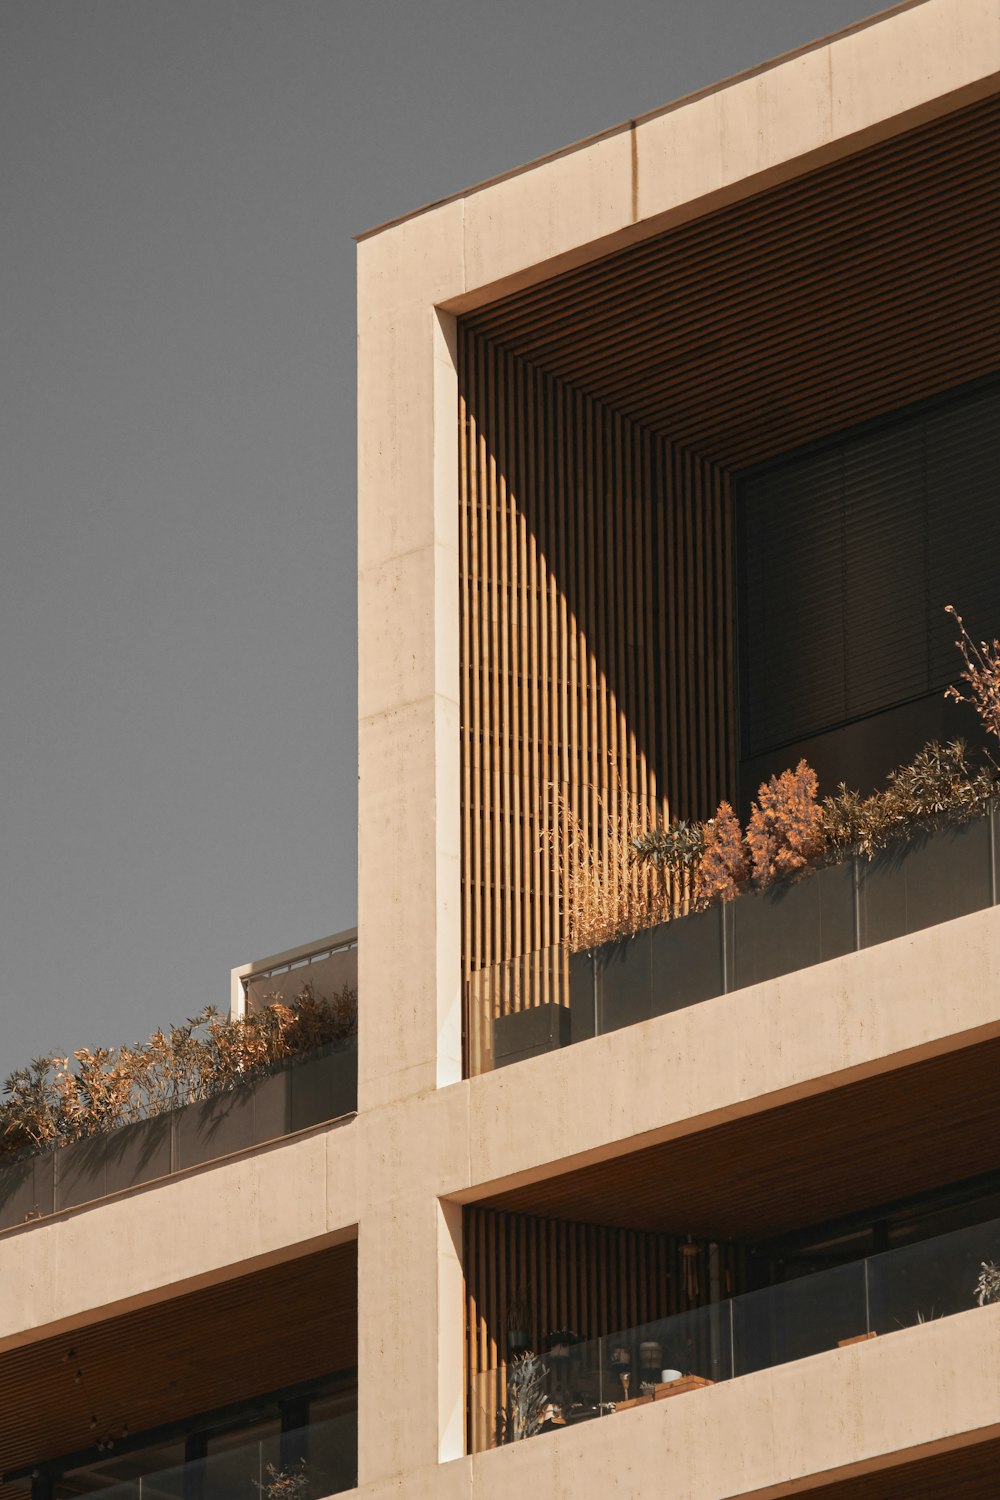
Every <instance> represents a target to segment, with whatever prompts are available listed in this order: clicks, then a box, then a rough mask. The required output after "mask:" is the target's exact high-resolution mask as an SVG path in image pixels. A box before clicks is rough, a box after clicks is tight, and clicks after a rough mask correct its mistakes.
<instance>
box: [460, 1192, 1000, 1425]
mask: <svg viewBox="0 0 1000 1500" xmlns="http://www.w3.org/2000/svg"><path fill="white" fill-rule="evenodd" d="M998 1254H1000V1220H998V1219H992V1220H990V1221H988V1222H985V1223H981V1224H975V1225H972V1226H968V1227H965V1228H962V1229H959V1230H956V1231H954V1232H952V1233H949V1234H943V1235H938V1236H936V1237H934V1238H931V1239H927V1240H923V1241H920V1242H918V1243H915V1244H910V1245H905V1246H901V1247H899V1248H897V1249H893V1250H888V1251H885V1252H883V1253H882V1254H877V1255H871V1256H866V1257H864V1258H862V1259H858V1260H854V1261H850V1262H848V1263H846V1264H843V1265H838V1266H833V1267H830V1268H829V1269H826V1270H823V1271H818V1272H815V1273H813V1274H811V1275H803V1276H800V1277H797V1278H796V1279H794V1280H791V1281H787V1282H785V1283H783V1284H781V1285H777V1286H771V1287H766V1288H764V1289H762V1290H758V1291H752V1292H746V1293H744V1294H742V1295H740V1296H735V1297H730V1298H726V1299H721V1300H718V1301H716V1302H714V1303H711V1304H709V1305H707V1306H703V1307H699V1308H694V1309H692V1310H690V1311H687V1312H682V1313H679V1314H676V1315H674V1316H672V1317H666V1318H659V1319H653V1320H650V1321H647V1322H645V1323H641V1324H636V1325H633V1326H631V1327H628V1328H625V1329H622V1330H619V1331H617V1332H614V1333H611V1334H609V1335H607V1336H606V1337H602V1338H598V1339H592V1340H587V1341H579V1340H577V1338H576V1336H575V1335H574V1334H573V1332H572V1330H569V1329H560V1330H555V1331H553V1332H550V1333H549V1334H548V1335H547V1336H546V1338H545V1340H544V1342H545V1344H546V1345H547V1347H546V1349H545V1350H544V1351H543V1352H535V1351H533V1350H529V1349H523V1350H522V1352H521V1353H520V1355H519V1357H517V1358H515V1359H514V1361H513V1362H512V1363H511V1364H508V1365H507V1366H506V1367H501V1368H498V1369H492V1370H487V1371H484V1372H482V1373H480V1374H479V1375H478V1376H477V1377H475V1379H474V1381H473V1385H472V1390H471V1399H470V1445H471V1449H472V1451H473V1452H482V1451H484V1450H486V1449H489V1448H493V1447H498V1446H504V1445H506V1444H509V1443H513V1442H519V1441H522V1440H523V1439H525V1438H527V1437H533V1436H536V1435H539V1434H543V1433H548V1432H553V1431H557V1430H559V1429H560V1428H563V1427H567V1426H573V1425H575V1424H577V1423H581V1422H588V1421H592V1420H595V1419H600V1418H604V1417H609V1416H614V1417H616V1418H620V1417H621V1416H622V1415H623V1414H625V1413H627V1412H628V1411H630V1410H632V1409H633V1408H635V1407H637V1406H641V1405H647V1404H651V1403H653V1402H656V1401H661V1400H666V1399H669V1398H672V1397H674V1396H679V1395H685V1396H687V1397H688V1398H689V1399H696V1398H697V1396H698V1393H699V1392H701V1391H703V1390H705V1389H706V1388H708V1387H711V1386H713V1385H716V1384H718V1383H720V1382H723V1381H729V1380H735V1379H739V1378H741V1377H742V1376H744V1375H751V1374H754V1373H756V1372H758V1371H761V1370H767V1369H771V1368H773V1367H775V1366H778V1365H782V1364H787V1363H790V1362H791V1361H794V1360H800V1359H807V1358H810V1357H811V1356H813V1355H817V1354H823V1353H825V1352H828V1351H831V1350H835V1349H838V1348H844V1347H846V1346H847V1345H850V1344H854V1343H859V1342H863V1341H866V1340H868V1339H874V1338H885V1337H888V1336H891V1335H892V1334H893V1333H895V1332H897V1331H899V1330H901V1329H905V1328H912V1327H915V1326H917V1325H920V1324H922V1323H925V1322H931V1321H935V1320H937V1319H939V1318H944V1317H949V1316H952V1315H954V1314H956V1313H960V1312H965V1311H968V1310H969V1309H972V1308H974V1307H976V1305H977V1303H978V1302H979V1296H980V1295H982V1293H981V1291H980V1290H979V1287H980V1277H981V1275H982V1273H983V1265H984V1263H987V1264H990V1263H993V1262H995V1261H996V1260H997V1258H998ZM983 1300H984V1301H989V1300H993V1294H992V1293H990V1292H987V1293H986V1295H985V1296H984V1298H983ZM524 1336H525V1338H527V1331H526V1330H525V1335H524Z"/></svg>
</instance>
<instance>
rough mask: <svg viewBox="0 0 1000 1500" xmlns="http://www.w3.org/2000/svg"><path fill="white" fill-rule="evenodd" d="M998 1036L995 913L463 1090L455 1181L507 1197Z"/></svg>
mask: <svg viewBox="0 0 1000 1500" xmlns="http://www.w3.org/2000/svg"><path fill="white" fill-rule="evenodd" d="M996 1036H1000V909H998V908H991V909H989V910H986V911H981V912H975V913H973V914H972V915H971V916H968V917H961V918H959V919H957V920H956V921H953V922H943V923H941V924H940V925H939V926H937V927H929V928H926V929H925V930H924V931H922V932H918V933H914V934H912V935H910V936H908V937H904V938H898V939H896V940H895V941H893V942H889V943H883V944H881V945H879V946H878V947H874V948H868V949H865V950H863V951H862V952H860V953H849V954H847V955H846V956H844V957H843V958H837V959H832V960H831V961H829V962H828V963H824V964H817V965H816V966H815V967H813V968H810V969H803V970H801V971H800V972H798V973H795V974H787V975H784V976H782V977H781V978H780V979H774V980H769V981H768V982H767V983H765V984H758V985H753V986H751V987H749V988H747V989H744V990H738V991H736V992H734V993H733V994H730V995H724V996H720V997H719V998H717V999H715V1000H706V1001H704V1002H703V1003H701V1004H700V1005H693V1006H691V1007H690V1008H689V1009H687V1010H683V1011H677V1012H675V1013H673V1014H672V1015H667V1016H659V1017H656V1018H654V1019H653V1020H649V1021H643V1022H640V1023H638V1024H637V1025H634V1026H627V1027H623V1028H622V1029H621V1030H620V1031H615V1032H612V1033H610V1034H609V1035H606V1036H601V1037H595V1038H593V1039H591V1040H590V1041H585V1042H580V1043H578V1044H576V1045H575V1046H572V1047H566V1048H564V1049H563V1050H561V1051H559V1052H553V1053H548V1054H546V1055H545V1056H542V1057H537V1058H530V1059H528V1060H526V1061H523V1062H520V1063H517V1064H516V1065H514V1066H513V1067H509V1068H504V1069H502V1070H501V1071H499V1072H494V1073H487V1074H484V1075H482V1076H481V1077H479V1078H474V1079H471V1080H470V1081H469V1083H468V1085H467V1087H468V1089H469V1110H470V1122H469V1123H470V1132H471V1136H470V1139H471V1153H472V1155H471V1182H470V1184H469V1189H470V1190H469V1191H465V1192H461V1193H460V1196H462V1197H464V1198H466V1199H471V1198H472V1197H474V1196H475V1195H476V1194H477V1192H478V1191H480V1190H481V1189H483V1188H484V1186H486V1185H489V1186H490V1187H491V1188H500V1187H514V1186H517V1185H519V1184H521V1183H524V1182H530V1181H535V1180H539V1179H540V1178H542V1177H545V1176H546V1175H549V1174H550V1173H551V1172H552V1170H553V1169H554V1168H555V1167H556V1166H558V1169H559V1170H563V1171H564V1170H567V1169H569V1168H570V1167H575V1166H583V1165H585V1164H587V1163H588V1162H592V1161H600V1160H602V1159H605V1158H607V1157H611V1156H614V1155H617V1154H619V1153H621V1152H623V1151H624V1150H626V1149H627V1150H634V1149H636V1148H638V1147H640V1146H646V1145H654V1144H656V1143H657V1142H659V1141H664V1140H669V1139H671V1138H675V1137H677V1136H680V1135H684V1134H687V1133H689V1132H691V1131H693V1130H703V1129H705V1128H707V1127H709V1126H711V1125H716V1124H721V1123H722V1122H724V1121H726V1120H733V1119H738V1118H740V1117H742V1116H745V1115H748V1114H752V1113H754V1112H757V1111H759V1110H762V1109H770V1108H773V1107H774V1106H775V1105H777V1104H781V1103H785V1102H788V1101H790V1100H793V1099H801V1098H805V1097H807V1096H809V1095H814V1094H819V1093H823V1092H825V1091H827V1090H829V1089H834V1088H838V1087H840V1086H841V1085H843V1084H845V1083H850V1082H853V1081H855V1080H857V1079H860V1078H865V1077H870V1076H873V1075H875V1074H878V1073H880V1072H885V1071H887V1070H889V1069H893V1068H898V1067H905V1066H907V1065H908V1064H910V1063H914V1062H919V1061H921V1060H923V1059H924V1058H928V1057H933V1056H935V1055H940V1054H942V1053H946V1052H949V1051H954V1050H955V1049H957V1048H959V1047H964V1046H970V1045H972V1044H974V1043H975V1042H977V1041H985V1040H987V1039H989V1038H992V1037H996Z"/></svg>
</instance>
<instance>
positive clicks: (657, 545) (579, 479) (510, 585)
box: [457, 95, 1000, 1074]
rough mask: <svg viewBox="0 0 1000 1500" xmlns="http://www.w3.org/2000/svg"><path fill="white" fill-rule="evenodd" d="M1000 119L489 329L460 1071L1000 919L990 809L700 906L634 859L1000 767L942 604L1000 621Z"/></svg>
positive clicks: (861, 171)
mask: <svg viewBox="0 0 1000 1500" xmlns="http://www.w3.org/2000/svg"><path fill="white" fill-rule="evenodd" d="M998 118H1000V102H998V99H997V97H996V96H995V95H994V96H992V97H990V98H988V99H986V100H980V101H978V102H976V103H973V104H970V105H967V106H966V107H964V108H960V109H956V110H955V111H954V112H953V113H951V114H949V115H946V116H944V117H942V118H938V119H934V120H931V121H929V122H925V123H921V124H918V125H916V126H914V128H912V129H909V130H906V131H904V132H903V133H901V134H900V135H897V136H895V137H894V138H893V139H891V140H889V141H883V142H881V143H877V144H859V145H858V146H857V149H855V150H853V151H852V152H851V153H849V154H847V155H845V156H843V157H842V158H841V159H840V160H838V161H836V162H833V163H826V164H822V163H816V164H814V165H813V166H812V168H811V169H805V168H804V169H803V170H801V172H800V173H799V174H798V175H796V176H794V177H793V178H792V179H791V180H789V181H784V182H780V183H766V184H761V185H760V188H759V191H756V192H754V193H753V194H751V195H750V196H747V197H742V198H739V200H738V201H735V202H730V203H727V204H724V205H723V206H720V207H716V208H714V209H713V210H712V211H710V212H698V213H695V214H694V215H693V216H692V217H690V218H688V219H686V220H685V221H684V222H675V223H672V224H669V225H667V226H666V227H663V228H661V229H660V230H658V231H657V232H650V233H649V235H648V237H647V238H644V239H642V240H641V242H639V243H636V244H631V245H627V246H625V247H624V248H616V249H615V250H614V251H613V252H612V253H609V254H607V255H605V256H604V257H603V258H601V259H598V260H596V261H593V262H590V263H587V264H585V265H582V266H579V267H577V268H574V269H569V270H560V271H558V272H557V273H556V274H553V275H552V276H550V277H548V278H547V279H543V280H540V281H537V282H534V283H532V284H529V285H527V286H524V287H522V288H519V289H518V290H515V291H513V292H511V293H509V294H508V295H506V296H503V297H502V298H500V299H499V300H496V301H493V302H489V303H485V304H481V305H479V306H476V307H474V308H473V309H472V310H470V311H467V312H465V313H464V314H463V315H462V316H461V317H460V320H459V328H458V339H457V350H458V352H457V364H458V387H459V396H460V405H459V415H460V422H459V465H458V467H459V475H458V489H459V496H458V503H459V518H460V532H459V584H460V631H461V634H460V658H461V660H460V688H461V702H460V708H461V728H462V787H461V796H462V808H461V820H462V845H461V854H462V892H463V907H462V947H463V965H464V972H463V983H464V986H465V996H466V1017H465V1067H466V1072H467V1073H468V1074H475V1073H477V1072H481V1071H483V1070H485V1069H488V1068H490V1067H493V1066H495V1065H497V1063H500V1062H509V1061H515V1060H517V1059H518V1058H520V1057H522V1056H527V1055H530V1054H531V1052H532V1051H535V1050H544V1049H545V1048H549V1047H553V1046H560V1045H563V1044H565V1043H566V1042H567V1041H571V1040H572V1041H576V1040H580V1039H583V1038H585V1037H587V1036H592V1035H594V1034H596V1033H600V1032H602V1031H607V1030H611V1029H614V1028H615V1027H617V1026H620V1025H623V1024H627V1023H628V1022H631V1021H636V1020H640V1019H642V1018H645V1017H648V1016H651V1015H656V1014H660V1013H662V1012H664V1011H668V1010H670V1009H673V1008H676V1007H677V1006H679V1005H683V1004H689V1003H692V1002H693V1001H695V1000H701V999H705V998H709V997H711V996H713V995H718V994H723V993H726V992H728V991H731V990H734V989H738V988H743V987H745V986H747V985H749V984H752V983H755V982H757V981H759V980H761V979H764V978H768V977H774V976H776V975H779V974H782V973H787V972H790V971H793V970H795V969H797V968H803V967H806V966H807V965H809V964H812V963H817V962H821V961H823V960H824V959H826V958H829V957H833V956H836V955H840V954H843V953H847V952H851V951H854V950H857V949H863V948H865V947H868V946H870V945H872V944H874V943H878V942H881V941H884V940H886V939H888V938H891V937H897V936H903V935H905V934H906V933H908V932H911V931H915V930H917V929H918V928H919V927H921V926H923V925H927V924H928V923H930V922H935V921H942V920H946V919H948V918H949V917H950V916H955V915H960V914H963V913H965V912H968V911H972V910H976V909H978V908H980V907H982V906H986V905H990V904H992V903H993V902H994V901H995V898H996V877H995V870H994V860H993V852H992V846H993V842H994V833H993V826H992V821H991V817H985V818H983V819H982V820H980V822H979V824H978V825H977V826H976V827H975V828H973V827H972V826H971V825H970V826H969V828H968V830H966V831H963V832H962V833H961V835H960V834H958V833H957V832H956V833H948V834H944V835H942V836H941V837H938V836H937V834H932V835H931V836H929V837H926V838H923V839H922V840H917V841H915V842H913V843H911V844H910V845H908V846H907V848H906V850H905V851H903V850H902V848H901V847H900V848H894V849H886V850H883V851H882V852H880V853H879V854H878V857H877V858H875V859H873V860H868V859H867V858H861V859H855V858H853V855H851V851H849V850H846V849H844V848H840V849H838V850H836V851H835V855H836V857H834V858H832V859H829V860H828V862H827V867H826V868H823V869H821V870H820V871H819V872H818V873H817V874H813V875H810V876H809V877H808V878H806V879H803V880H802V881H801V882H800V883H797V884H785V885H783V886H782V887H781V888H780V890H779V888H778V887H777V886H775V887H773V888H772V889H771V890H770V891H768V892H767V893H764V894H746V895H741V896H740V897H739V898H738V899H737V900H736V901H735V902H733V903H732V904H731V905H727V906H719V907H717V908H716V909H714V910H713V911H711V912H698V913H697V914H696V915H687V914H686V913H687V912H688V911H689V909H690V907H691V906H692V904H693V905H694V906H695V907H697V906H698V904H699V903H698V901H697V899H696V900H695V901H694V902H693V903H692V901H691V897H692V894H695V895H696V894H697V893H693V892H692V888H691V881H690V878H689V876H690V871H689V870H684V869H675V870H673V871H671V872H670V873H671V880H670V881H669V882H667V885H668V887H669V888H668V889H664V888H662V887H658V886H657V884H656V882H655V881H653V880H652V879H651V876H650V872H649V871H648V870H646V871H638V872H636V871H635V870H634V869H632V868H631V867H630V864H629V853H630V850H631V848H632V845H633V843H634V840H635V839H636V838H640V839H641V838H642V837H643V836H644V835H648V834H649V832H650V830H652V829H655V828H661V829H663V828H667V829H669V828H671V827H676V826H677V824H678V821H683V822H684V823H687V824H700V825H704V824H705V823H707V822H708V821H709V820H712V819H714V818H716V816H717V813H718V811H719V809H720V808H721V807H722V805H723V804H724V803H726V804H729V805H731V807H732V808H733V809H735V812H736V814H737V815H738V816H739V817H740V818H741V819H744V820H745V819H746V818H747V817H748V814H749V812H750V808H751V803H752V801H753V800H754V799H756V798H757V797H758V791H757V789H758V787H759V786H760V785H761V784H762V783H766V782H768V780H769V778H771V777H774V776H778V775H780V774H781V773H782V772H784V771H785V770H786V768H787V769H793V768H794V767H795V766H796V764H797V762H798V761H799V759H800V758H804V759H806V760H807V761H808V763H809V765H810V766H812V767H813V768H814V769H815V770H816V772H817V773H818V776H819V782H820V796H821V797H825V796H827V795H833V794H835V793H836V790H837V787H838V784H839V783H841V782H844V783H846V784H847V786H848V787H849V788H851V789H855V790H857V791H858V792H859V793H860V794H861V795H862V796H867V795H869V794H871V793H872V792H873V791H874V790H875V789H877V788H880V787H882V786H883V785H884V784H885V779H886V776H887V775H888V773H890V772H891V771H892V770H893V768H895V767H899V766H903V765H907V764H911V763H913V761H914V758H915V757H916V756H917V755H918V753H919V752H920V750H921V748H922V747H923V746H924V745H926V744H928V743H929V742H932V741H938V742H941V743H946V742H948V741H950V740H953V739H956V738H963V739H965V740H966V741H968V742H969V744H970V746H971V748H972V751H973V754H974V755H975V754H979V753H980V752H981V751H982V748H983V735H982V732H981V728H980V725H979V723H978V720H977V719H976V716H975V715H974V714H973V713H972V712H971V711H970V710H969V708H968V706H967V705H958V704H955V703H948V702H946V700H945V697H944V690H945V688H946V687H947V686H948V685H949V683H951V682H954V681H955V679H956V678H957V677H958V675H959V672H960V671H961V669H962V662H961V658H960V656H959V655H958V653H957V652H956V651H955V648H954V642H955V635H956V630H955V625H954V621H953V620H952V619H951V618H950V617H949V616H948V615H946V613H945V608H946V606H948V605H954V606H955V607H956V608H958V609H959V610H960V611H961V612H962V613H963V614H964V616H965V618H966V619H967V621H968V623H969V625H970V629H971V631H972V633H973V635H975V636H976V637H977V638H979V637H981V636H987V637H989V636H992V635H994V634H998V633H1000V588H998V583H997V580H998V579H1000V510H998V508H997V506H996V504H995V479H994V476H995V473H996V472H997V469H998V467H1000V383H998V378H997V377H998V360H997V352H996V351H997V342H996V324H995V318H996V308H997V306H1000V271H998V266H1000V256H998V255H997V250H998V249H1000V221H998V219H997V214H996V208H995V204H993V202H992V198H991V191H990V183H991V175H992V174H991V168H990V166H989V160H990V155H991V152H992V147H991V145H990V144H989V143H990V141H991V140H992V139H993V136H994V133H995V128H996V122H997V120H998ZM928 224H933V225H934V232H933V234H927V233H925V232H924V229H925V227H926V226H927V225H928ZM984 309H985V310H987V311H986V312H985V313H984ZM984 811H985V809H984ZM844 854H848V855H850V856H851V857H847V858H842V857H840V856H841V855H844ZM966 856H968V857H966ZM821 862H822V861H820V863H821ZM747 884H749V882H747ZM677 914H681V915H682V920H680V921H676V922H671V923H670V924H669V926H668V925H659V924H660V921H661V919H662V917H663V916H665V915H670V916H674V915H677ZM637 933H638V934H639V935H638V936H636V935H635V934H637ZM612 939H626V941H622V942H620V943H619V946H618V947H617V948H615V949H611V948H609V947H606V946H605V945H606V944H607V943H608V942H609V941H610V940H612ZM588 954H589V955H591V956H590V957H586V956H584V957H581V956H580V955H588ZM595 955H596V957H595Z"/></svg>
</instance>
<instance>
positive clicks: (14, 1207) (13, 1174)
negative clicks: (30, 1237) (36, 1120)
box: [0, 1151, 53, 1229]
mask: <svg viewBox="0 0 1000 1500" xmlns="http://www.w3.org/2000/svg"><path fill="white" fill-rule="evenodd" d="M52 1157H53V1153H52V1152H51V1151H47V1152H45V1154H44V1155H42V1156H28V1157H23V1158H22V1159H21V1160H20V1161H12V1162H10V1163H9V1165H7V1166H5V1167H2V1168H0V1229H12V1228H13V1227H14V1225H15V1224H25V1223H28V1222H29V1221H30V1220H31V1219H34V1218H39V1217H42V1216H43V1215H45V1214H50V1213H51V1212H52V1204H53V1177H52Z"/></svg>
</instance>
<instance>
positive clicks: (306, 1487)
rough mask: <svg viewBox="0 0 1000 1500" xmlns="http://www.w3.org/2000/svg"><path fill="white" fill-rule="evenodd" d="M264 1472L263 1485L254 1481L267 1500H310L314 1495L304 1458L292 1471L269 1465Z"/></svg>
mask: <svg viewBox="0 0 1000 1500" xmlns="http://www.w3.org/2000/svg"><path fill="white" fill-rule="evenodd" d="M264 1472H265V1474H266V1476H267V1478H266V1480H265V1481H264V1482H263V1483H261V1482H260V1481H259V1480H254V1483H255V1485H256V1486H257V1490H258V1492H259V1493H260V1495H261V1496H262V1497H266V1500H308V1497H309V1495H310V1494H311V1493H312V1484H311V1482H310V1478H309V1469H308V1465H307V1463H306V1460H305V1459H304V1458H300V1459H299V1461H298V1463H297V1464H295V1465H293V1467H292V1468H290V1469H285V1468H280V1467H279V1466H278V1465H277V1464H273V1463H269V1464H268V1465H267V1466H266V1468H265V1470H264Z"/></svg>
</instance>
